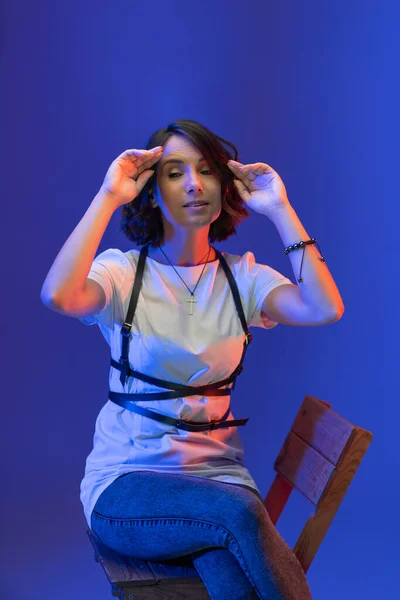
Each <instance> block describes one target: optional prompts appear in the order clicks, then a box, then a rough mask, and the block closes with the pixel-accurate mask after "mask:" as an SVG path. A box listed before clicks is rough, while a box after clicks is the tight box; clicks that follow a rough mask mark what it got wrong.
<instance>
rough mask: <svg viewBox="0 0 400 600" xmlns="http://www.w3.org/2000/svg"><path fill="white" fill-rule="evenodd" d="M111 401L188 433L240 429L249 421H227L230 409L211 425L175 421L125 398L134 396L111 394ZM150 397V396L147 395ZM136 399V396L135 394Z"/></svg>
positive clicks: (180, 420)
mask: <svg viewBox="0 0 400 600" xmlns="http://www.w3.org/2000/svg"><path fill="white" fill-rule="evenodd" d="M111 395H112V398H111V397H110V400H112V401H113V402H115V404H118V405H119V406H122V407H123V408H127V409H128V410H130V411H132V412H134V413H137V414H139V415H143V416H144V417H149V418H150V419H153V420H154V421H159V422H160V423H166V424H167V425H173V426H174V427H177V428H178V429H185V430H186V431H209V430H212V429H222V428H226V427H239V426H241V425H246V423H247V421H248V420H249V419H235V420H231V421H227V420H226V419H227V418H228V415H229V413H230V407H229V408H228V410H227V411H226V413H225V414H224V416H223V417H222V419H220V420H219V421H211V422H210V423H196V424H195V423H189V421H184V420H182V419H174V418H173V417H167V416H166V415H160V414H159V413H156V412H154V411H152V410H148V409H147V408H144V406H138V405H137V404H135V403H134V402H132V401H131V400H125V398H124V397H123V396H128V395H131V396H132V394H117V393H114V392H110V396H111ZM147 395H149V394H147ZM135 398H136V394H135Z"/></svg>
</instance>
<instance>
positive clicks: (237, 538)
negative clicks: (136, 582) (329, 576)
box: [91, 471, 311, 600]
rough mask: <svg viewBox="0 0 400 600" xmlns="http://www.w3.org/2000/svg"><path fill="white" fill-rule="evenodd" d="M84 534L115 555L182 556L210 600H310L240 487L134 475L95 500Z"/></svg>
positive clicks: (291, 560) (261, 509) (272, 531)
mask: <svg viewBox="0 0 400 600" xmlns="http://www.w3.org/2000/svg"><path fill="white" fill-rule="evenodd" d="M91 529H92V531H93V533H94V534H95V535H97V536H98V537H99V538H100V540H101V541H102V542H103V543H104V544H105V545H106V546H109V547H110V548H112V549H113V550H116V551H117V552H119V553H120V554H124V555H128V556H134V557H136V558H140V559H143V560H150V561H154V562H155V561H160V562H162V561H168V560H170V559H175V558H180V557H189V558H190V559H191V560H192V561H193V565H194V566H195V568H196V570H197V571H198V573H199V576H200V577H201V579H202V580H203V583H204V585H205V587H206V588H207V591H208V593H209V595H210V598H211V599H212V600H224V599H226V600H228V599H229V600H250V599H257V598H261V599H263V600H310V598H311V594H310V590H309V587H308V583H307V579H306V576H305V574H304V572H303V570H302V568H301V566H300V563H299V562H298V560H297V558H296V557H295V555H294V554H293V552H292V550H291V549H290V548H289V546H288V545H287V543H286V542H285V541H284V539H283V538H282V537H281V535H280V534H279V532H278V531H277V529H276V528H275V526H274V525H273V523H272V521H271V519H270V517H269V515H268V512H267V510H266V508H265V506H264V504H263V500H262V498H261V496H259V494H258V493H257V492H256V491H254V490H251V489H250V488H248V487H247V486H242V485H241V484H232V483H225V482H220V481H215V480H211V479H207V478H204V477H195V476H192V475H183V474H171V473H158V472H152V471H135V472H132V473H127V474H125V475H122V476H120V477H118V478H117V479H116V480H114V481H113V482H112V483H111V485H109V486H108V488H106V489H105V490H104V491H103V492H102V494H101V495H100V497H99V498H98V500H97V502H96V505H95V507H94V510H93V512H92V515H91Z"/></svg>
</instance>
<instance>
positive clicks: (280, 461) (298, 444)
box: [274, 432, 335, 506]
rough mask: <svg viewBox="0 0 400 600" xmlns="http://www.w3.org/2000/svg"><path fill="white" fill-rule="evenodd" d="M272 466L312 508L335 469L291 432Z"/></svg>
mask: <svg viewBox="0 0 400 600" xmlns="http://www.w3.org/2000/svg"><path fill="white" fill-rule="evenodd" d="M274 466H275V470H276V471H277V473H279V474H280V475H282V477H284V478H285V479H287V481H288V482H289V483H290V484H291V485H292V486H293V487H294V488H296V489H297V490H298V491H299V492H300V493H301V494H303V496H304V497H305V498H306V499H307V500H309V501H310V502H311V503H312V504H314V506H317V503H318V500H319V499H320V497H321V494H322V492H323V491H324V488H325V486H326V484H327V483H328V481H329V478H330V476H331V475H332V472H333V470H334V468H335V467H334V465H332V464H331V463H330V462H329V461H328V460H326V458H324V457H323V456H321V455H320V454H319V453H318V452H317V451H316V450H314V448H311V446H309V445H308V444H307V443H306V442H304V441H303V440H302V439H301V438H299V437H298V436H297V435H296V434H295V433H293V432H290V433H289V435H288V436H287V438H286V440H285V442H284V444H283V446H282V448H281V450H280V452H279V455H278V458H277V459H276V461H275V465H274Z"/></svg>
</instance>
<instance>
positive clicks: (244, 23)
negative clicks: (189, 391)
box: [0, 0, 400, 600]
mask: <svg viewBox="0 0 400 600" xmlns="http://www.w3.org/2000/svg"><path fill="white" fill-rule="evenodd" d="M398 13H399V11H398V9H397V3H395V2H390V1H385V0H382V1H381V2H368V1H367V2H361V1H358V2H357V1H352V0H346V1H336V2H328V1H317V0H314V1H312V0H310V1H291V2H290V1H281V2H266V1H263V2H262V1H254V0H250V1H249V2H247V3H244V2H242V3H239V2H230V3H228V2H225V1H218V0H212V1H210V0H202V2H188V0H186V1H181V2H179V1H175V0H169V1H168V2H161V1H159V2H141V3H139V2H134V1H130V2H128V1H125V0H118V1H115V2H105V1H104V0H103V1H99V0H97V1H96V2H92V1H87V2H85V1H80V2H78V1H77V0H74V1H70V2H68V3H64V2H54V1H53V2H50V1H49V0H47V1H45V0H41V2H40V3H38V2H33V1H31V2H30V1H28V0H20V1H19V2H11V1H4V0H3V3H2V5H1V8H0V36H1V39H0V68H1V82H2V83H1V87H2V91H1V94H0V130H1V154H2V159H1V207H2V212H1V223H2V228H1V231H2V232H1V236H0V237H1V257H2V261H1V272H2V293H1V307H2V318H1V321H0V333H1V339H2V344H1V347H2V360H1V365H2V368H3V369H4V370H3V376H2V383H3V386H2V387H3V393H2V400H1V406H2V409H1V413H2V419H1V437H0V439H1V442H0V443H1V451H0V457H1V464H0V467H1V506H0V519H1V523H0V537H1V540H2V541H1V557H0V558H1V564H2V567H1V573H0V596H1V597H4V598H7V600H22V599H23V600H25V599H27V598H36V597H39V594H40V597H41V598H43V599H50V598H54V597H55V595H56V596H57V598H58V599H59V600H70V599H72V598H73V599H74V600H83V599H84V598H85V599H86V598H96V600H103V599H104V600H106V599H108V598H110V597H111V592H110V586H109V584H108V582H107V580H106V578H105V575H104V573H103V571H102V569H101V567H100V566H99V565H98V564H97V563H95V562H94V560H93V552H92V549H91V546H90V544H89V540H88V539H87V536H86V533H85V532H86V523H85V521H84V516H83V510H82V506H81V504H80V500H79V484H80V481H81V479H82V477H83V472H84V465H85V460H86V456H87V455H88V454H89V452H90V450H91V448H92V437H93V432H94V423H95V419H96V416H97V414H98V412H99V410H100V408H101V407H102V406H103V404H104V403H105V402H106V400H107V389H108V371H109V349H108V346H107V345H106V343H105V342H104V340H103V338H102V337H101V334H100V332H99V330H98V328H97V327H96V328H93V329H89V328H87V327H85V326H84V325H82V324H81V323H79V321H78V320H76V319H73V318H69V317H64V316H61V315H59V314H57V313H54V312H51V311H49V310H47V309H46V308H45V307H44V306H43V304H42V303H41V302H40V290H41V286H42V284H43V281H44V279H45V277H46V275H47V273H48V271H49V269H50V267H51V264H52V262H53V260H54V259H55V257H56V255H57V253H58V251H59V250H60V248H61V246H62V245H63V243H64V242H65V240H66V239H67V237H68V236H69V234H70V233H71V232H72V230H73V229H74V227H75V226H76V225H77V223H78V222H79V220H80V219H81V217H82V216H83V214H84V212H85V211H86V209H87V207H88V205H89V204H90V202H91V200H92V199H93V197H94V195H95V194H96V193H97V191H98V189H99V187H100V185H101V183H102V181H103V178H104V175H105V173H106V170H107V168H108V166H109V164H110V163H111V162H112V160H114V158H115V157H116V156H117V155H118V154H120V153H121V152H122V151H123V150H125V149H126V148H142V147H144V144H145V142H146V140H147V138H148V137H149V135H150V133H152V132H153V131H154V130H156V129H158V128H159V127H164V126H166V124H167V123H168V122H169V121H171V120H173V119H179V118H189V119H195V120H198V121H199V122H201V123H203V124H205V125H206V126H208V127H209V128H210V129H212V130H213V131H214V132H215V133H217V134H218V135H220V136H222V137H224V138H227V139H229V140H231V141H232V142H234V143H235V144H236V145H237V146H238V148H239V152H240V156H239V160H240V161H241V162H244V163H248V162H257V161H261V162H267V163H269V164H270V165H271V166H272V167H273V168H274V169H276V170H277V171H278V173H279V174H280V176H281V177H282V179H283V181H284V183H285V185H286V188H287V191H288V196H289V201H290V202H291V204H292V206H293V208H294V209H295V210H296V212H297V214H298V216H299V218H300V220H301V221H302V223H303V225H304V227H305V229H306V231H307V233H308V234H309V236H311V237H316V238H317V240H318V242H319V244H320V247H321V251H322V253H323V255H324V256H325V258H326V262H327V266H328V268H329V269H330V271H331V273H332V275H333V277H334V279H335V281H336V283H337V286H338V288H339V290H340V293H341V295H342V298H343V300H344V304H345V314H344V316H343V318H342V319H341V320H340V321H339V322H337V323H334V324H331V325H327V326H324V327H304V328H303V327H288V326H284V325H280V326H278V327H276V328H275V329H274V330H272V331H263V330H261V329H255V328H253V329H252V333H253V335H254V341H253V344H252V345H251V347H250V349H249V353H248V355H247V357H246V364H245V370H244V372H243V374H242V376H241V377H240V378H239V379H238V382H237V386H236V389H235V393H234V394H233V395H232V406H233V410H234V415H235V417H236V418H239V417H250V420H249V422H248V424H247V426H246V427H244V428H242V429H241V430H240V432H241V437H242V441H243V444H244V446H245V456H246V457H247V463H246V464H247V467H248V468H249V470H250V472H251V473H252V475H253V477H254V478H255V480H256V482H257V484H258V486H259V487H260V490H261V491H262V493H263V494H264V495H265V494H266V492H267V490H268V489H269V486H270V484H271V482H272V480H273V478H274V472H273V462H274V459H275V457H276V455H277V453H278V451H279V449H280V447H281V445H282V443H283V440H284V438H285V436H286V433H287V431H288V430H289V428H290V426H291V424H292V421H293V419H294V416H295V415H296V413H297V410H298V408H299V406H300V404H301V402H302V400H303V398H304V396H305V395H306V394H311V395H313V396H317V397H318V398H321V399H324V400H326V401H328V402H330V403H331V404H332V405H333V408H334V410H336V411H337V412H339V413H340V414H341V415H342V416H344V417H345V418H347V419H348V420H349V421H351V422H353V423H355V424H357V425H359V426H361V427H364V428H366V429H368V430H370V431H372V433H373V434H374V439H373V441H372V444H371V446H370V448H369V450H368V452H367V454H366V456H365V458H364V460H363V461H362V463H361V466H360V468H359V471H358V472H357V474H356V476H355V478H354V480H353V483H352V485H351V486H350V488H349V491H348V493H347V495H346V496H345V498H344V501H343V502H342V505H341V507H340V509H339V511H338V513H337V515H336V517H335V519H334V521H333V524H332V526H331V528H330V529H329V531H328V533H327V535H326V537H325V539H324V541H323V543H322V545H321V547H320V549H319V551H318V553H317V555H316V558H315V559H314V562H313V563H312V565H311V568H310V570H309V572H308V579H309V582H310V587H311V591H312V593H313V598H314V599H315V600H331V599H332V600H333V599H337V598H341V600H350V599H351V600H353V599H358V598H360V599H361V598H362V599H363V600H369V599H376V598H377V597H379V598H385V600H387V599H391V598H397V593H398V592H397V587H398V585H397V580H398V579H397V577H396V576H395V570H396V566H397V563H398V558H399V550H398V535H399V529H400V528H399V518H398V506H399V478H398V467H399V454H398V448H397V436H398V418H399V408H398V399H399V394H398V385H397V375H398V351H397V350H396V347H395V341H396V340H397V338H398V334H399V310H398V298H399V283H398V277H397V273H398V268H397V264H398V255H399V252H398V247H397V244H396V243H395V241H396V242H397V238H398V231H399V226H398V217H399V210H398V197H399V195H398V168H397V172H396V168H395V165H394V163H395V160H396V159H397V158H398V153H397V155H396V153H395V149H394V146H395V143H396V139H397V140H398V139H399V135H398V133H399V132H398V129H399V127H398V125H399V117H398V112H397V111H398V106H399V97H398V55H399V53H398V45H397V38H398V22H399V14H398ZM119 215H120V213H119V211H118V212H117V214H115V215H114V216H113V218H112V220H111V222H110V225H109V227H108V229H107V231H106V233H105V235H104V238H103V240H102V243H101V245H100V247H99V251H98V252H101V251H103V250H105V249H106V248H110V247H119V248H121V249H123V250H124V251H125V250H128V249H129V247H130V246H129V241H128V240H127V239H126V238H125V237H124V236H123V234H122V233H121V232H120V231H119ZM216 246H217V247H218V248H219V249H220V250H225V251H227V252H231V253H234V254H243V253H244V252H246V251H247V250H251V251H253V252H254V254H255V257H256V261H257V262H259V263H263V264H268V265H270V266H272V267H273V268H275V269H277V270H278V271H280V272H281V273H283V274H284V275H286V276H288V277H289V278H290V279H291V280H292V281H293V282H296V279H295V276H294V273H293V271H292V269H291V265H290V261H289V259H288V258H287V257H286V256H285V255H284V253H283V245H282V241H281V239H280V237H279V235H278V232H277V230H276V229H275V227H274V226H273V224H272V222H270V221H269V220H268V218H267V217H265V216H261V215H259V214H257V213H255V212H252V213H251V215H250V217H249V218H248V219H247V220H246V221H244V222H243V223H242V224H241V225H240V226H239V228H238V233H237V235H236V236H233V237H231V238H230V239H229V240H227V241H226V242H224V243H222V244H216ZM249 389H250V390H251V393H250V394H249V393H248V391H247V390H249ZM396 389H397V393H396V391H395V390H396ZM311 513H312V506H311V505H310V504H308V503H307V501H306V500H305V499H304V498H302V497H301V496H300V495H299V494H292V497H291V498H290V500H289V503H288V505H287V507H286V509H285V511H284V513H283V515H282V517H281V519H280V521H279V522H278V529H279V531H280V532H281V533H282V535H283V536H284V537H285V539H286V540H287V541H288V543H289V544H290V545H291V546H292V545H293V544H294V542H295V540H296V539H297V536H298V535H299V533H300V531H301V528H302V526H303V524H304V522H305V520H306V519H307V517H308V516H309V515H310V514H311Z"/></svg>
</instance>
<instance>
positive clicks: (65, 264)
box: [40, 188, 117, 317]
mask: <svg viewBox="0 0 400 600" xmlns="http://www.w3.org/2000/svg"><path fill="white" fill-rule="evenodd" d="M116 208H117V205H116V203H115V201H114V200H113V197H112V196H111V195H110V194H107V193H106V192H105V191H104V190H103V189H102V188H101V189H100V191H99V192H98V193H97V195H96V196H95V197H94V199H93V201H92V203H91V204H90V206H89V208H88V209H87V211H86V213H85V214H84V215H83V217H82V219H81V220H80V222H79V223H78V225H77V226H76V227H75V229H74V231H73V232H72V233H71V235H70V236H69V238H68V239H67V241H66V242H65V244H64V245H63V247H62V248H61V250H60V252H59V253H58V255H57V257H56V259H55V261H54V263H53V264H52V266H51V268H50V271H49V273H48V275H47V277H46V279H45V281H44V283H43V286H42V291H41V294H40V297H41V300H42V302H43V304H44V305H45V306H47V307H48V308H51V309H52V310H56V311H57V312H61V313H64V314H69V315H71V316H76V317H84V316H87V315H89V314H96V313H97V312H99V311H100V310H101V309H102V308H103V307H104V305H105V294H104V290H103V288H102V287H101V285H99V284H98V283H97V282H96V281H93V280H90V279H87V276H88V274H89V271H90V268H91V266H92V262H93V259H94V257H95V255H96V252H97V250H98V247H99V245H100V241H101V239H102V237H103V235H104V232H105V230H106V228H107V226H108V224H109V222H110V219H111V217H112V215H113V213H114V211H115V210H116Z"/></svg>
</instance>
